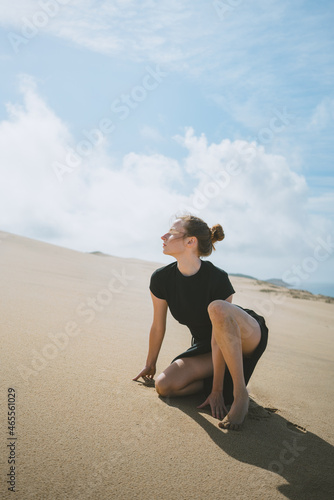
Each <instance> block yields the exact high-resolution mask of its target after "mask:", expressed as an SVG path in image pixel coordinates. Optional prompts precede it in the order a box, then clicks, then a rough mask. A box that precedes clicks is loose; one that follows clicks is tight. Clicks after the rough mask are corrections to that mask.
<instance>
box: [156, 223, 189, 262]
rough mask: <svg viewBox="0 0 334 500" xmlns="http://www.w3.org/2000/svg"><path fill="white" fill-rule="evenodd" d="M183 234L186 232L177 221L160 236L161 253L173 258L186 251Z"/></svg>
mask: <svg viewBox="0 0 334 500" xmlns="http://www.w3.org/2000/svg"><path fill="white" fill-rule="evenodd" d="M185 234H186V230H185V228H184V227H183V224H182V221H181V220H179V219H177V220H176V221H175V222H174V224H173V225H172V227H171V228H170V230H169V231H168V233H166V234H164V235H163V236H161V239H162V241H163V245H162V247H163V250H162V251H163V253H164V254H166V255H172V256H174V255H176V254H180V253H182V252H184V251H185V249H186V241H185Z"/></svg>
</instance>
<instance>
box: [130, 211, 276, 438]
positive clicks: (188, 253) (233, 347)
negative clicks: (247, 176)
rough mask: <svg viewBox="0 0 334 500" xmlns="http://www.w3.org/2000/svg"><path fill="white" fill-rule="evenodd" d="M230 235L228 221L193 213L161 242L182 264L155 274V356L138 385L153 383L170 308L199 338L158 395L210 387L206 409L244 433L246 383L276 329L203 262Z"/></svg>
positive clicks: (162, 379)
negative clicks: (237, 300)
mask: <svg viewBox="0 0 334 500" xmlns="http://www.w3.org/2000/svg"><path fill="white" fill-rule="evenodd" d="M223 238H224V232H223V228H222V227H221V225H220V224H217V225H215V226H213V227H212V229H210V228H209V227H208V225H207V224H206V223H205V222H204V221H203V220H202V219H200V218H198V217H195V216H193V215H186V216H182V217H179V218H178V219H176V220H175V222H174V224H173V225H172V227H171V229H170V230H169V231H168V233H166V234H164V235H163V236H162V237H161V239H162V240H163V253H164V254H165V255H171V256H173V257H175V259H176V262H173V263H172V264H169V265H167V266H164V267H162V268H159V269H157V270H156V271H155V272H154V273H153V274H152V276H151V282H150V291H151V297H152V301H153V308H154V315H153V323H152V326H151V330H150V337H149V350H148V356H147V360H146V365H145V367H144V369H143V370H142V371H141V372H140V373H139V374H138V375H137V376H136V377H135V378H134V379H133V380H138V379H139V378H140V377H142V378H143V379H144V381H145V382H146V383H148V382H152V381H153V377H154V375H155V372H156V363H157V359H158V355H159V352H160V348H161V345H162V341H163V338H164V335H165V330H166V315H167V309H168V307H169V308H170V311H171V313H172V315H173V316H174V317H175V319H177V320H178V321H179V322H180V323H182V324H185V325H187V326H188V327H189V329H190V331H191V333H192V337H193V341H192V346H191V347H190V349H188V350H187V351H186V352H184V353H182V354H180V355H179V356H177V357H176V358H175V359H174V360H173V361H172V363H171V364H170V365H169V366H168V367H167V368H166V369H165V370H164V371H163V372H162V373H161V374H160V375H159V376H158V377H157V379H156V381H155V387H156V390H157V392H158V394H159V395H160V396H163V397H164V396H170V397H174V396H186V395H189V394H194V393H197V392H199V391H201V390H203V389H204V390H205V391H206V395H207V398H206V400H205V401H204V402H203V404H201V405H200V406H199V407H198V408H203V407H205V406H208V405H210V407H211V412H212V416H213V417H215V418H217V419H220V420H222V419H223V420H222V422H220V423H219V426H220V427H222V428H225V429H233V430H238V429H239V428H240V426H241V424H242V422H243V421H244V418H245V416H246V414H247V412H248V405H249V396H248V391H247V389H246V385H247V383H248V380H249V378H250V376H251V374H252V373H253V370H254V368H255V365H256V363H257V361H258V360H259V358H260V357H261V355H262V353H263V352H264V350H265V348H266V345H267V338H268V329H267V327H266V325H265V321H264V319H263V318H262V316H258V315H257V314H256V313H255V312H254V311H252V310H249V309H243V308H241V307H239V306H236V305H233V304H232V295H233V294H234V293H235V292H234V289H233V287H232V285H231V282H230V280H229V278H228V275H227V273H226V272H225V271H223V270H222V269H219V268H218V267H216V266H214V265H213V264H212V263H211V262H209V261H204V260H202V259H201V257H204V256H208V255H210V254H211V252H212V250H215V247H214V243H215V242H216V241H221V240H222V239H223ZM227 405H231V407H230V409H229V411H228V410H227Z"/></svg>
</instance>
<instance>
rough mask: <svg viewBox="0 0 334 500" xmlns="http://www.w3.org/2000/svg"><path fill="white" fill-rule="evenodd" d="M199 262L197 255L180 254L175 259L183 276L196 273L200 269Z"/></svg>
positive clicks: (200, 262)
mask: <svg viewBox="0 0 334 500" xmlns="http://www.w3.org/2000/svg"><path fill="white" fill-rule="evenodd" d="M201 264H202V261H201V259H200V258H199V257H198V256H197V255H194V256H193V257H191V258H190V257H189V256H181V257H179V258H178V259H177V267H178V270H179V271H180V273H181V274H183V275H184V276H192V275H193V274H196V273H197V272H198V271H199V270H200V267H201Z"/></svg>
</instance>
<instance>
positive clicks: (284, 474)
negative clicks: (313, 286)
mask: <svg viewBox="0 0 334 500" xmlns="http://www.w3.org/2000/svg"><path fill="white" fill-rule="evenodd" d="M0 255H1V260H0V262H1V278H2V279H1V311H2V314H1V316H2V321H1V380H0V383H1V402H0V405H1V409H2V411H1V422H0V426H1V443H0V448H1V471H0V472H1V491H0V497H1V498H4V499H7V498H15V499H20V500H21V499H22V500H29V499H34V500H35V499H43V500H44V499H50V500H56V499H61V500H64V499H114V498H115V499H116V498H121V499H147V498H153V499H174V498H177V499H187V500H188V499H204V498H210V499H211V500H212V499H221V498H229V499H238V500H239V499H246V498H247V499H261V500H264V499H283V498H288V499H298V500H299V499H321V500H322V499H327V498H328V499H329V498H332V497H333V457H334V454H333V444H334V443H333V441H334V439H333V424H332V411H333V400H334V389H333V366H334V364H333V358H334V349H333V344H334V340H333V339H334V336H333V324H334V321H333V320H334V304H333V302H332V301H327V302H326V298H325V297H320V296H312V295H311V294H307V293H306V294H303V293H302V292H291V291H289V290H287V289H284V288H281V287H277V286H274V285H268V283H263V282H260V281H256V280H251V279H247V278H242V277H233V276H232V277H231V281H232V283H233V285H234V287H235V289H236V291H237V293H236V295H235V298H234V302H235V303H237V304H239V305H241V306H244V307H249V308H253V309H255V310H256V311H258V312H259V313H260V314H261V313H262V314H263V315H264V316H265V317H266V319H267V324H268V326H269V328H270V339H269V344H268V348H267V351H266V352H265V354H264V356H263V357H262V358H261V360H260V361H259V364H258V366H257V368H256V370H255V373H254V375H253V377H252V379H251V381H250V384H249V390H250V396H251V407H250V412H249V415H248V417H247V419H246V421H245V423H244V426H243V429H242V431H241V432H233V431H226V430H221V429H219V428H218V421H217V420H215V419H214V418H212V417H211V415H210V414H209V411H208V410H206V411H204V410H197V409H196V406H197V405H199V404H200V403H202V402H203V400H204V399H203V395H201V394H198V395H195V396H191V397H188V398H182V399H162V398H159V397H158V395H157V394H156V392H155V389H154V387H147V386H145V385H144V384H141V383H138V382H137V383H136V382H133V381H132V378H133V377H134V376H135V375H137V373H139V371H140V370H141V368H142V367H143V366H144V362H145V359H146V354H147V345H148V332H149V328H150V324H151V318H152V305H151V299H150V296H149V291H148V285H149V278H150V275H151V273H152V272H153V270H154V269H156V268H157V267H160V266H161V265H165V264H167V263H169V262H170V261H168V262H167V261H166V262H164V259H165V257H164V256H163V255H162V258H161V263H159V262H158V263H154V262H145V261H141V260H137V259H123V258H117V257H111V256H105V255H103V254H100V253H95V254H94V253H92V254H88V253H81V252H76V251H73V250H69V249H65V248H61V247H57V246H54V245H50V244H47V243H43V242H40V241H36V240H33V239H28V238H24V237H21V236H16V235H13V234H9V233H5V232H0ZM211 260H212V261H213V262H214V259H211ZM189 345H190V334H189V332H188V330H187V328H185V327H184V326H182V325H180V324H178V323H177V322H176V321H175V320H174V319H173V318H172V317H171V316H169V317H168V323H167V333H166V338H165V341H164V344H163V347H162V351H161V354H160V357H159V360H158V372H159V371H162V370H163V369H164V368H165V367H166V366H167V365H168V364H169V363H170V361H171V359H173V357H174V356H176V355H177V354H178V353H180V352H182V350H184V349H186V348H188V347H189ZM8 391H9V392H8ZM8 394H10V396H11V399H10V401H12V400H13V399H14V396H15V407H14V406H12V408H15V409H12V410H11V411H13V412H14V411H15V428H14V427H13V428H12V431H13V433H14V435H12V436H10V435H9V429H8V421H7V402H8ZM12 415H13V414H11V417H12ZM12 422H13V420H12ZM11 459H12V460H15V465H13V463H14V462H12V463H11V464H9V463H8V461H10V460H11ZM10 467H15V469H11V470H10ZM9 473H12V485H13V486H12V487H13V489H15V493H14V492H13V491H8V489H7V488H8V487H10V483H7V482H6V481H7V480H10V476H7V474H9Z"/></svg>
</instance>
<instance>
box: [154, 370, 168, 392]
mask: <svg viewBox="0 0 334 500" xmlns="http://www.w3.org/2000/svg"><path fill="white" fill-rule="evenodd" d="M155 390H156V391H157V393H158V394H159V396H162V397H167V396H169V395H170V394H171V392H172V387H171V385H170V383H169V381H168V378H167V377H166V375H165V374H164V373H160V375H159V376H158V377H157V378H156V380H155Z"/></svg>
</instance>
